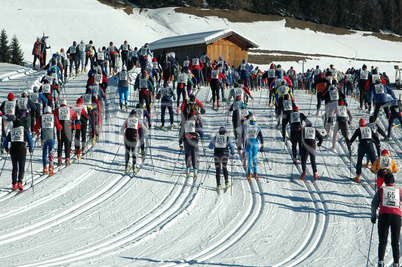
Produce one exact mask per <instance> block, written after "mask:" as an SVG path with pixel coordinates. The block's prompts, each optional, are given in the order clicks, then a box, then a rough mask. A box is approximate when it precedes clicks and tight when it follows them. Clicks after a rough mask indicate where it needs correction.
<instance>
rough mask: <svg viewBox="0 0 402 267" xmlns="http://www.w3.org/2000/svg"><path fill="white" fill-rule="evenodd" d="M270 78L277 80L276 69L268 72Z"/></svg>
mask: <svg viewBox="0 0 402 267" xmlns="http://www.w3.org/2000/svg"><path fill="white" fill-rule="evenodd" d="M268 78H269V79H272V78H275V69H269V70H268Z"/></svg>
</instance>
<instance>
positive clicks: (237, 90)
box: [234, 88, 244, 98]
mask: <svg viewBox="0 0 402 267" xmlns="http://www.w3.org/2000/svg"><path fill="white" fill-rule="evenodd" d="M243 92H244V91H243V88H236V89H235V91H234V93H235V98H236V97H238V96H241V97H242V98H243Z"/></svg>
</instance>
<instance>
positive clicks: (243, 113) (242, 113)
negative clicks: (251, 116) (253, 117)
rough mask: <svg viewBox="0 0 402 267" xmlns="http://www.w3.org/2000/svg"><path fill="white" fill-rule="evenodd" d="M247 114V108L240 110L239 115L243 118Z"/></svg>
mask: <svg viewBox="0 0 402 267" xmlns="http://www.w3.org/2000/svg"><path fill="white" fill-rule="evenodd" d="M247 116H248V110H247V109H242V110H241V117H242V118H245V117H247Z"/></svg>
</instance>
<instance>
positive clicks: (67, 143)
mask: <svg viewBox="0 0 402 267" xmlns="http://www.w3.org/2000/svg"><path fill="white" fill-rule="evenodd" d="M72 137H73V134H72V131H71V129H65V130H64V129H63V130H61V134H60V136H58V137H57V138H58V140H57V141H58V146H57V157H58V158H59V159H60V158H61V157H62V153H63V146H64V155H65V158H66V159H69V158H70V150H71V142H72Z"/></svg>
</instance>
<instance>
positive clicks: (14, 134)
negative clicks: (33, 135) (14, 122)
mask: <svg viewBox="0 0 402 267" xmlns="http://www.w3.org/2000/svg"><path fill="white" fill-rule="evenodd" d="M10 134H11V142H24V126H20V127H17V128H13V129H11V132H10Z"/></svg>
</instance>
